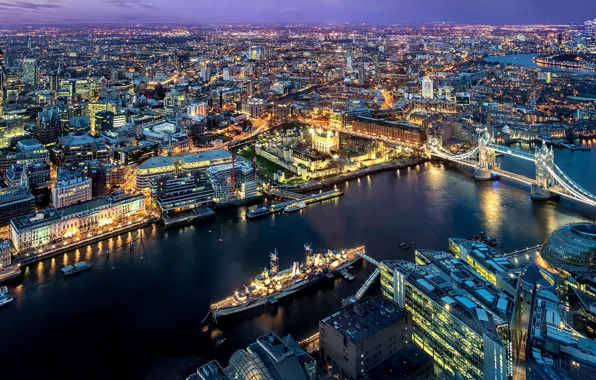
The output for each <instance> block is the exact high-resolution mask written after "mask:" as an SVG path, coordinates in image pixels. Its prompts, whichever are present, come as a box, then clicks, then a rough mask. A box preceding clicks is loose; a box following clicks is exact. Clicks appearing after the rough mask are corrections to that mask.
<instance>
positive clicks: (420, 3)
mask: <svg viewBox="0 0 596 380" xmlns="http://www.w3.org/2000/svg"><path fill="white" fill-rule="evenodd" d="M594 18H596V0H165V1H164V0H23V1H20V0H0V27H1V26H2V24H19V23H74V22H85V23H89V22H96V23H104V22H115V23H123V22H134V23H137V22H147V23H155V22H164V23H165V22H170V23H176V22H178V23H223V22H233V23H242V22H246V23H260V22H268V23H275V22H282V23H287V22H338V21H339V22H342V21H343V22H380V23H415V22H436V21H448V22H461V23H490V24H529V23H567V22H581V21H584V20H586V19H594Z"/></svg>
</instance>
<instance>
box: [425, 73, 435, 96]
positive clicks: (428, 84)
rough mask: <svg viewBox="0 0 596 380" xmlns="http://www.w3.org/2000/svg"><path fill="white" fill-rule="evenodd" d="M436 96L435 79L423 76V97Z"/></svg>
mask: <svg viewBox="0 0 596 380" xmlns="http://www.w3.org/2000/svg"><path fill="white" fill-rule="evenodd" d="M434 96H435V95H434V88H433V80H432V79H430V78H429V77H424V78H422V97H423V98H425V99H432V98H434Z"/></svg>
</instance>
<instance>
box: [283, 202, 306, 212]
mask: <svg viewBox="0 0 596 380" xmlns="http://www.w3.org/2000/svg"><path fill="white" fill-rule="evenodd" d="M305 207H306V203H304V202H296V203H292V204H291V205H289V206H286V207H284V211H285V212H292V211H298V210H302V209H303V208H305Z"/></svg>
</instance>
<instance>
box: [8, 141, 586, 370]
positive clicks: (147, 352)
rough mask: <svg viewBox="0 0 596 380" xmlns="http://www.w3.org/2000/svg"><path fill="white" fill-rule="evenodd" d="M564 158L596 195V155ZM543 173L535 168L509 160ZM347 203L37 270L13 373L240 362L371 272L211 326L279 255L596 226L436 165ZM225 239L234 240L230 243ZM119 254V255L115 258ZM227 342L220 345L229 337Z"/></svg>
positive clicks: (122, 247)
mask: <svg viewBox="0 0 596 380" xmlns="http://www.w3.org/2000/svg"><path fill="white" fill-rule="evenodd" d="M555 155H556V161H557V163H558V164H559V166H561V167H562V168H563V169H564V170H565V171H567V172H568V174H569V175H570V176H571V177H572V178H574V179H576V181H577V182H579V183H580V184H582V185H583V186H585V187H586V188H588V189H589V190H591V191H592V192H596V165H594V164H593V163H594V162H596V151H595V150H591V151H575V152H572V151H570V150H568V149H556V153H555ZM503 167H504V168H505V169H507V168H512V167H515V168H516V169H517V171H518V172H519V173H520V174H526V175H531V174H532V170H533V168H532V167H531V166H530V164H529V163H527V162H521V163H516V162H513V161H512V159H508V158H505V159H504V162H503ZM339 188H340V189H342V190H343V191H344V192H345V195H344V196H343V197H340V198H336V199H333V200H330V201H326V202H323V203H319V204H313V205H309V206H308V207H307V208H306V209H304V210H302V211H300V212H296V213H292V214H286V215H283V214H280V215H274V216H268V217H265V218H264V219H257V220H250V221H248V220H247V219H246V217H245V215H246V209H245V208H243V207H241V208H236V209H229V210H225V211H223V212H218V215H217V217H216V219H215V220H213V221H211V222H207V223H204V224H199V225H196V226H191V227H186V228H181V229H178V230H171V231H164V230H163V229H162V227H160V226H156V225H154V226H150V227H148V228H146V229H145V232H144V234H143V240H142V242H141V240H137V241H136V242H135V246H134V249H133V250H132V252H130V250H129V249H128V242H129V241H131V240H135V239H137V238H138V236H139V233H138V232H133V233H130V234H126V235H124V236H121V237H118V238H114V239H112V240H110V241H107V242H103V243H99V244H94V245H92V246H89V247H87V248H86V249H81V250H77V251H75V252H72V253H69V254H66V255H63V256H59V257H56V258H54V259H50V260H46V261H44V262H40V263H37V264H32V265H31V266H29V267H27V268H26V270H25V274H24V279H23V282H22V284H21V285H19V286H17V287H16V288H15V287H11V292H12V293H14V294H15V301H14V302H13V303H12V304H10V305H8V306H6V307H4V308H2V309H1V310H0V321H1V322H2V332H0V342H2V352H3V355H2V362H3V363H4V367H3V368H2V376H1V377H2V378H3V379H31V378H41V377H44V378H61V379H80V378H86V379H95V378H98V379H99V378H128V379H142V378H145V379H176V378H180V377H181V376H183V375H185V374H188V373H189V372H190V371H192V370H193V369H194V368H196V366H197V365H198V364H200V363H202V362H204V361H205V360H207V359H213V358H219V359H223V363H224V364H225V363H226V360H227V358H228V357H229V355H230V354H231V353H232V352H233V351H234V350H235V349H237V348H240V347H246V346H247V345H248V344H249V343H251V342H254V340H255V338H256V337H257V336H259V335H260V334H263V333H265V332H267V331H269V330H275V331H276V332H277V333H278V334H288V333H292V334H293V335H294V336H295V337H296V338H298V339H301V338H304V337H306V336H309V335H311V334H312V333H314V332H316V331H317V328H318V325H317V323H318V320H319V319H320V318H322V317H325V316H327V315H330V314H332V313H333V312H334V311H336V310H337V309H338V308H339V307H340V304H341V299H342V298H343V297H346V296H347V295H350V294H354V293H355V292H356V290H357V289H358V287H359V286H360V285H361V284H362V282H363V281H364V279H365V278H366V275H367V274H368V273H370V272H371V271H372V269H373V268H371V265H367V264H366V263H363V264H358V265H357V267H356V269H355V271H354V273H355V275H356V277H357V278H356V281H354V282H353V283H348V282H346V281H344V280H339V279H338V280H336V282H335V283H334V285H333V286H332V287H324V286H323V287H319V288H316V289H309V290H306V291H304V292H303V293H300V294H298V295H297V296H296V297H293V298H291V299H287V300H282V302H281V305H280V307H279V310H278V312H277V314H271V313H270V312H268V311H265V310H260V309H259V310H255V311H253V312H249V313H247V314H244V315H239V316H237V317H233V319H230V320H225V319H221V320H220V324H219V325H218V326H217V328H215V329H211V330H208V331H207V332H203V331H202V326H201V325H200V322H201V320H202V319H203V317H204V316H205V314H206V313H207V311H208V309H209V305H210V303H211V301H215V300H219V299H221V298H224V297H225V296H227V295H228V294H230V293H231V292H233V291H234V290H235V289H239V288H240V287H241V285H242V284H244V283H248V282H250V281H251V278H252V276H254V275H256V274H257V273H259V272H260V271H262V270H263V268H264V267H265V266H267V265H268V255H269V252H272V251H273V250H274V249H275V248H277V250H278V252H279V256H280V264H281V267H282V268H285V267H287V266H289V265H290V263H291V261H292V260H298V259H300V258H302V255H303V248H302V245H303V244H304V243H305V242H312V246H313V248H314V249H326V248H349V247H354V246H357V245H360V244H366V247H367V253H368V254H369V255H371V256H372V257H374V258H376V259H380V260H383V259H391V258H405V259H412V258H413V254H414V250H413V249H410V250H408V251H403V250H401V249H399V247H398V245H399V244H400V243H401V242H402V241H407V242H412V241H414V242H415V247H416V248H430V249H445V250H446V249H447V239H448V238H449V237H466V236H468V235H470V234H472V233H475V232H477V231H479V230H481V229H484V230H486V231H487V232H488V233H489V234H491V235H493V236H494V237H496V238H497V239H498V242H499V246H498V248H499V249H501V250H502V251H505V252H507V251H513V250H515V249H518V248H523V247H526V246H530V245H535V244H537V243H540V242H542V241H543V240H544V239H545V238H546V237H547V235H548V234H549V232H551V231H552V230H553V229H555V228H557V227H558V226H560V225H562V224H565V223H569V222H573V221H577V220H594V219H595V218H596V211H595V210H594V209H590V208H588V207H586V206H583V205H579V204H576V203H574V202H570V201H565V200H563V201H560V202H550V201H549V202H544V203H535V202H532V201H531V200H530V196H529V191H528V189H527V188H524V187H521V186H518V185H515V184H512V183H510V182H508V181H506V180H500V181H495V182H475V181H473V179H472V177H471V174H469V173H467V172H465V171H462V170H459V169H457V168H454V167H452V165H450V164H442V163H426V164H422V165H420V166H418V167H415V168H410V169H402V170H392V171H388V172H383V173H378V174H374V175H370V176H368V177H363V178H360V179H355V180H351V181H349V182H346V183H343V184H340V185H339ZM219 239H222V240H223V241H221V242H220V241H219ZM106 249H110V250H111V252H112V253H111V255H110V257H109V259H108V258H107V257H105V254H104V253H105V251H106ZM78 258H84V259H87V260H90V261H91V262H93V264H94V267H93V268H92V269H91V270H90V271H87V272H84V273H81V274H80V275H77V276H72V277H67V278H64V277H63V276H62V274H61V273H60V272H59V268H60V266H61V265H62V264H63V263H65V262H71V261H73V260H74V259H78ZM220 334H223V336H226V337H227V340H226V342H225V343H224V344H222V345H221V346H220V347H218V348H215V347H214V339H215V338H216V337H217V336H220Z"/></svg>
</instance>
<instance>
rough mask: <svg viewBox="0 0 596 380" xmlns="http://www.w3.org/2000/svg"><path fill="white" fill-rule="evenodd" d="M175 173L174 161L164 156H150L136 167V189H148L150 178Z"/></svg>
mask: <svg viewBox="0 0 596 380" xmlns="http://www.w3.org/2000/svg"><path fill="white" fill-rule="evenodd" d="M175 173H176V167H175V166H174V161H172V159H171V158H169V157H165V156H156V157H151V158H150V159H148V160H147V161H145V162H143V163H142V164H141V165H139V167H138V168H137V174H136V176H137V177H136V180H137V183H136V188H137V190H141V191H142V190H148V189H149V187H150V185H151V180H154V179H157V178H159V177H163V176H167V175H172V174H175Z"/></svg>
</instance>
